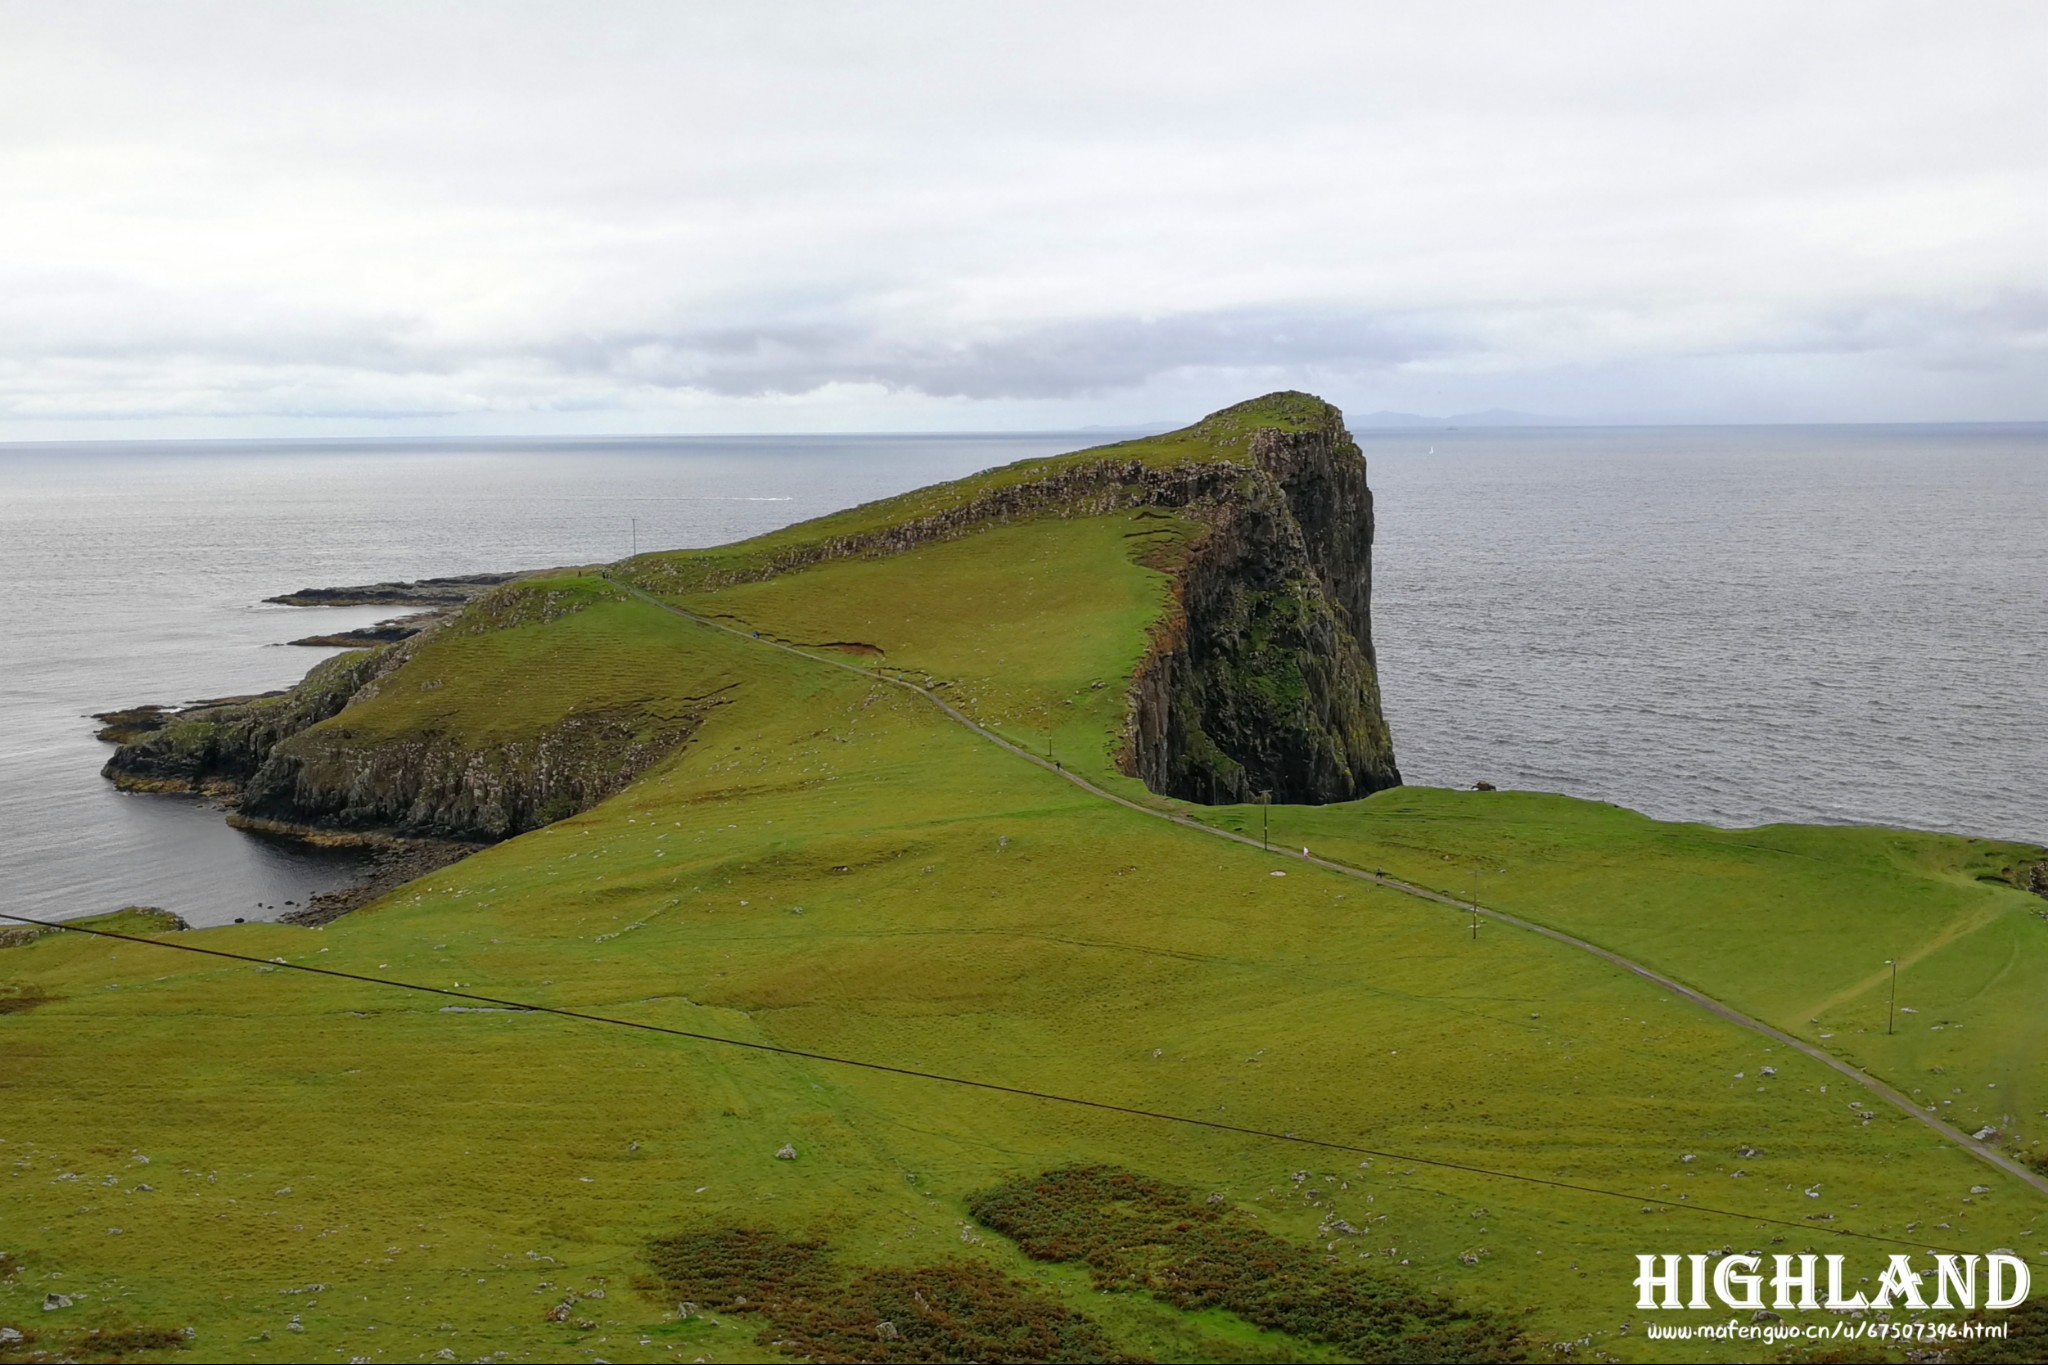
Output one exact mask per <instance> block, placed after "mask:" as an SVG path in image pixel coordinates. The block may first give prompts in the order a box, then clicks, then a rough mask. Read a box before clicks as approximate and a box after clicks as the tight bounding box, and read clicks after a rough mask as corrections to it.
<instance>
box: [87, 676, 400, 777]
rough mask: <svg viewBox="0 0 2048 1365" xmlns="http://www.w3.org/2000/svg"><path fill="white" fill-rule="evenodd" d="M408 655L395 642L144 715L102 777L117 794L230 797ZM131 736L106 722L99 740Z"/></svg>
mask: <svg viewBox="0 0 2048 1365" xmlns="http://www.w3.org/2000/svg"><path fill="white" fill-rule="evenodd" d="M407 653H408V651H407V650H405V649H403V648H399V647H393V648H389V649H380V650H359V651H357V652H355V653H351V654H342V655H337V656H336V657H334V658H332V659H324V660H322V661H321V662H320V663H318V664H315V665H314V666H313V668H312V669H311V671H309V672H308V673H307V674H306V676H305V678H304V679H303V680H301V681H300V682H299V684H298V685H297V686H295V687H293V688H292V689H291V690H290V691H287V692H281V693H278V694H277V695H275V696H268V697H250V698H243V699H240V700H234V701H224V702H216V703H210V704H202V705H199V706H194V707H189V708H187V709H185V710H183V711H173V712H159V713H158V714H156V715H154V716H152V717H150V718H149V723H150V724H151V725H152V726H153V727H154V728H151V729H148V730H146V731H143V732H141V733H132V737H129V738H127V739H126V742H124V743H122V744H121V746H120V747H119V748H117V749H116V750H115V751H114V756H113V757H112V758H110V759H108V760H107V764H106V766H105V767H104V768H102V769H101V770H100V774H101V776H103V777H106V778H108V779H109V780H111V781H112V782H113V784H114V785H115V786H117V787H119V788H120V789H121V790H123V791H145V792H201V793H206V794H209V795H215V796H233V795H234V794H235V793H237V792H239V791H240V790H241V788H242V784H243V783H244V782H246V781H248V779H249V778H250V776H251V775H253V774H254V773H255V772H256V770H257V769H259V768H261V767H262V766H263V763H264V760H266V759H267V758H269V757H270V752H271V750H272V749H274V748H275V747H276V746H277V745H278V744H279V743H280V742H282V741H283V740H285V739H288V738H290V737H291V736H292V735H295V734H298V733H299V732H300V731H301V730H304V729H306V728H307V727H308V726H312V725H317V724H319V723H320V722H321V721H323V720H326V719H327V718H328V717H329V716H332V715H335V714H337V713H338V712H340V710H341V709H342V708H343V707H345V706H347V705H348V703H349V699H350V698H352V697H354V696H355V695H356V694H357V693H358V692H360V691H361V690H362V689H363V688H365V687H368V686H370V685H371V684H372V683H374V682H375V681H376V680H377V679H378V678H380V677H382V676H383V675H384V674H386V673H388V672H390V671H391V670H393V669H395V668H397V667H398V666H399V665H400V664H402V663H404V662H405V659H406V657H407ZM142 709H143V710H145V711H155V710H156V708H142ZM127 714H130V715H132V714H134V713H127ZM103 719H111V717H105V718H103ZM129 734H131V732H127V731H116V730H115V729H114V728H113V727H111V726H110V727H109V729H108V730H103V731H102V732H101V737H102V738H108V739H111V738H116V737H117V736H118V735H129Z"/></svg>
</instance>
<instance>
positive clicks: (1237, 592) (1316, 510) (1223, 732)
mask: <svg viewBox="0 0 2048 1365" xmlns="http://www.w3.org/2000/svg"><path fill="white" fill-rule="evenodd" d="M1276 400H1281V401H1284V402H1285V404H1286V409H1285V410H1286V411H1288V412H1289V413H1291V414H1292V415H1293V416H1294V418H1295V420H1293V421H1291V422H1288V423H1286V424H1285V425H1278V424H1276V425H1269V426H1267V425H1262V426H1255V427H1254V429H1253V430H1252V431H1251V432H1250V433H1249V435H1248V436H1247V437H1246V438H1245V439H1246V446H1247V450H1246V454H1247V455H1248V457H1249V458H1248V461H1247V465H1246V466H1245V467H1244V468H1243V470H1242V472H1241V475H1240V477H1239V479H1238V480H1237V481H1236V483H1235V484H1234V486H1233V487H1232V489H1231V490H1230V492H1229V494H1228V495H1226V496H1223V497H1219V498H1213V499H1209V500H1206V501H1205V502H1204V503H1203V504H1202V505H1201V506H1200V508H1199V509H1198V511H1199V513H1200V514H1201V517H1202V520H1204V521H1205V522H1206V523H1207V524H1208V528H1209V529H1208V533H1207V534H1206V535H1205V536H1203V537H1202V538H1200V539H1199V540H1198V541H1197V542H1196V543H1195V544H1194V545H1193V546H1192V547H1191V550H1190V553H1189V554H1188V555H1187V557H1186V560H1185V561H1184V563H1183V564H1182V565H1181V566H1180V567H1179V570H1178V574H1177V578H1178V581H1177V583H1176V585H1175V594H1174V595H1175V603H1174V609H1173V610H1172V611H1171V612H1170V613H1169V615H1168V617H1167V619H1166V620H1165V621H1164V622H1162V623H1161V626H1160V628H1159V629H1158V631H1156V632H1155V634H1154V637H1153V640H1152V642H1151V647H1150V649H1149V650H1148V652H1147V654H1146V657H1145V660H1144V662H1143V663H1142V664H1141V665H1140V667H1139V669H1138V673H1137V676H1136V677H1135V679H1134V680H1133V683H1132V689H1131V705H1130V722H1129V726H1128V729H1127V733H1126V739H1125V745H1124V751H1123V754H1122V758H1123V761H1124V765H1125V768H1126V771H1128V772H1130V773H1132V774H1133V775H1134V776H1137V777H1139V778H1142V779H1143V780H1144V782H1145V784H1146V785H1147V786H1148V787H1150V788H1151V789H1152V790H1154V791H1157V792H1161V793H1164V794H1166V795H1171V796H1178V797H1182V798H1184V799H1186V800H1191V801H1201V802H1208V803H1219V802H1231V801H1248V800H1254V799H1257V797H1258V796H1259V795H1260V794H1261V793H1269V794H1270V795H1271V798H1272V799H1273V800H1275V801H1293V802H1308V803H1321V802H1329V801H1346V800H1352V799H1354V798H1357V797H1361V796H1366V795H1370V794H1371V793H1373V792H1375V791H1380V790H1382V789H1384V788H1387V787H1392V786H1397V785H1399V783H1400V781H1401V775H1400V771H1399V770H1398V769H1397V768H1396V766H1395V763H1394V749H1393V741H1392V738H1391V737H1390V736H1389V734H1388V731H1387V724H1386V720H1385V718H1384V717H1383V715H1382V714H1381V710H1380V695H1379V676H1378V671H1377V667H1376V664H1375V661H1374V657H1373V649H1372V616H1371V599H1372V537H1373V510H1372V492H1371V490H1370V489H1369V488H1368V487H1367V486H1366V480H1365V460H1364V457H1363V456H1361V455H1360V454H1359V451H1358V447H1357V445H1356V444H1355V443H1354V442H1353V441H1352V439H1351V436H1350V434H1349V433H1348V432H1346V431H1345V429H1344V424H1343V415H1342V414H1341V413H1339V412H1338V411H1337V409H1335V408H1333V407H1331V406H1330V405H1329V404H1327V403H1323V402H1321V401H1320V400H1317V399H1314V398H1311V397H1309V396H1308V395H1306V394H1280V395H1271V396H1269V397H1268V398H1264V399H1257V400H1254V401H1253V402H1252V403H1249V404H1242V405H1240V406H1239V407H1238V408H1233V409H1225V410H1224V412H1222V413H1219V414H1216V418H1212V419H1210V420H1212V421H1214V420H1217V419H1218V418H1231V417H1242V416H1243V414H1244V412H1245V410H1246V409H1250V410H1252V411H1254V412H1256V411H1258V410H1260V409H1263V408H1270V407H1272V406H1274V405H1275V403H1276Z"/></svg>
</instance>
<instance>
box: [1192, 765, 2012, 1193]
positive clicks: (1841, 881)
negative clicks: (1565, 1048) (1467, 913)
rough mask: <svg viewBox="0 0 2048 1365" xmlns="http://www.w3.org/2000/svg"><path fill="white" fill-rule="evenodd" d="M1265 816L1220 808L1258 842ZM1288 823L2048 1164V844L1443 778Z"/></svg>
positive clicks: (1288, 811) (1309, 842)
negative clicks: (2037, 877)
mask: <svg viewBox="0 0 2048 1365" xmlns="http://www.w3.org/2000/svg"><path fill="white" fill-rule="evenodd" d="M1260 814H1261V813H1260V812H1259V811H1258V810H1257V809H1255V808H1253V809H1246V808H1242V807H1240V808H1235V809H1230V810H1218V811H1213V812H1208V813H1206V818H1209V819H1212V820H1214V821H1215V822H1216V823H1218V824H1220V825H1222V826H1224V827H1226V828H1234V829H1238V830H1243V831H1251V832H1254V833H1256V832H1257V830H1258V829H1259V821H1260ZM1271 821H1272V828H1273V838H1274V841H1275V842H1276V843H1280V844H1282V845H1283V846H1285V847H1290V848H1300V847H1303V846H1307V847H1309V848H1311V849H1313V850H1314V851H1316V852H1317V853H1320V854H1322V855H1324V856H1326V857H1332V858H1336V859H1338V860H1340V861H1345V862H1349V863H1352V864H1355V865H1358V866H1363V867H1385V868H1386V869H1387V871H1388V872H1389V873H1392V874H1394V875H1397V876H1400V877H1403V878H1406V879H1408V880H1411V881H1413V882H1416V883H1417V884H1420V885H1424V886H1429V887H1434V888H1438V889H1441V890H1445V891H1448V892H1450V893H1452V894H1454V895H1457V896H1460V897H1469V896H1471V895H1472V894H1473V893H1474V888H1475V887H1476V888H1477V894H1478V897H1479V899H1480V901H1481V902H1482V903H1483V904H1486V905H1489V906H1498V907H1500V908H1501V909H1504V910H1508V911H1511V912H1513V913H1515V914H1518V915H1522V916H1524V917H1525V918H1528V919H1531V920H1535V921H1536V922H1538V923H1542V924H1547V925H1553V926H1555V927H1557V928H1560V929H1564V930H1566V931H1568V932H1570V933H1572V934H1575V935H1577V936H1579V937H1581V938H1584V939H1587V940H1588V941H1590V942H1593V943H1597V944H1599V945H1600V946H1602V947H1606V948H1611V949H1614V950H1616V951H1618V952H1620V953H1622V954H1624V955H1626V956H1628V957H1630V958H1632V959H1634V960H1636V961H1638V962H1641V963H1643V964H1644V965H1646V966H1649V967H1652V968H1654V969H1656V970H1657V971H1660V972H1664V973H1666V974H1667V975H1670V976H1672V977H1675V978H1677V979H1679V980H1682V981H1684V982H1685V983H1686V984H1688V985H1692V986H1696V987H1698V988H1700V989H1702V990H1704V991H1706V992H1708V993H1709V994H1711V995H1713V996H1715V997H1717V998H1719V999H1722V1000H1725V1001H1727V1002H1729V1003H1730V1004H1732V1005H1735V1006H1736V1007H1737V1008H1739V1009H1741V1010H1743V1011H1745V1012H1746V1013H1749V1014H1752V1015H1754V1016H1756V1017H1758V1018H1761V1019H1764V1020H1766V1021H1767V1022H1769V1023H1771V1024H1774V1025H1776V1026H1777V1027H1779V1028H1781V1029H1783V1030H1785V1031H1786V1032H1787V1033H1791V1034H1793V1035H1795V1036H1797V1037H1800V1038H1804V1039H1806V1040H1807V1041H1809V1042H1814V1043H1817V1044H1819V1045H1820V1046H1822V1047H1825V1048H1827V1049H1828V1050H1830V1051H1832V1052H1834V1053H1835V1054H1836V1055H1838V1056H1840V1057H1842V1058H1843V1059H1845V1060H1847V1061H1849V1062H1850V1063H1852V1064H1853V1065H1855V1066H1858V1067H1860V1068H1862V1069H1864V1070H1867V1071H1869V1072H1871V1073H1872V1074H1873V1075H1877V1076H1880V1077H1883V1078H1884V1079H1886V1080H1889V1081H1890V1082H1892V1083H1893V1084H1894V1085H1896V1086H1897V1087H1898V1088H1899V1089H1900V1090H1902V1091H1905V1092H1906V1093H1908V1094H1910V1095H1912V1096H1913V1097H1915V1098H1916V1099H1917V1100H1918V1101H1920V1102H1921V1103H1923V1104H1925V1105H1927V1106H1929V1107H1931V1108H1933V1109H1935V1110H1937V1111H1939V1113H1940V1114H1941V1116H1942V1117H1943V1118H1944V1119H1947V1120H1948V1121H1949V1122H1951V1123H1954V1124H1955V1125H1956V1126H1958V1127H1960V1128H1962V1129H1963V1130H1964V1131H1966V1132H1974V1131H1980V1130H1982V1129H1984V1128H1990V1129H1993V1130H1994V1131H1995V1133H1996V1134H1997V1137H1998V1140H1999V1142H2000V1143H2001V1144H2002V1145H2004V1146H2006V1147H2007V1148H2008V1149H2010V1150H2011V1151H2013V1152H2014V1153H2015V1154H2017V1155H2019V1156H2021V1157H2022V1158H2024V1159H2026V1160H2028V1161H2030V1162H2033V1163H2034V1164H2036V1165H2037V1166H2040V1167H2042V1168H2043V1169H2048V1115H2044V1114H2043V1112H2042V1111H2043V1110H2044V1109H2048V1003H2044V1002H2048V901H2044V900H2042V898H2041V897H2039V896H2037V895H2033V894H2030V893H2029V892H2027V891H2024V890H2022V889H2020V886H2019V885H2018V884H2017V883H2018V882H2020V881H2021V880H2023V874H2024V869H2026V868H2027V867H2029V866H2030V865H2031V864H2033V863H2034V862H2035V861H2037V860H2038V859H2040V858H2041V856H2042V852H2041V850H2040V849H2038V848H2033V847H2029V846H2026V845H2020V844H2012V843H2006V842H2001V841H1996V840H1987V839H1973V838H1966V837H1962V836H1957V835H1945V834H1926V833H1916V832H1912V831H1906V830H1891V829H1871V828H1854V827H1849V828H1827V827H1819V826H1811V825H1769V826H1764V827H1761V828H1757V829H1742V830H1725V829H1716V828H1713V827H1711V826H1706V825H1695V824H1672V823H1665V822H1660V821H1656V820H1651V819H1649V818H1647V817H1645V816H1642V815H1638V814H1636V813H1635V812H1633V811H1627V810H1622V809H1619V808H1617V807H1615V806H1610V805H1604V804H1601V803H1598V802H1592V801H1577V800H1573V799H1571V798H1568V797H1562V796H1550V795H1544V794H1541V793H1535V792H1450V791H1442V790H1431V789H1426V788H1424V789H1414V788H1411V789H1406V790H1401V791H1392V792H1384V793H1381V794H1380V795H1378V796H1375V797H1372V798H1370V799H1368V800H1366V801H1361V802H1354V803H1349V804H1347V805H1343V806H1331V807H1323V808H1320V809H1306V808H1300V807H1285V808H1276V809H1275V810H1274V811H1273V812H1272V814H1271ZM1475 872H1476V873H1477V876H1476V877H1475V876H1474V873H1475ZM1893 959H1896V960H1897V962H1898V983H1897V1006H1898V1008H1897V1010H1896V1012H1894V1011H1893V1009H1892V996H1893V983H1892V975H1893V974H1892V969H1891V967H1890V966H1889V965H1888V964H1889V963H1890V961H1891V960H1893Z"/></svg>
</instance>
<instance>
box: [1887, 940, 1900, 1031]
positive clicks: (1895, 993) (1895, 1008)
mask: <svg viewBox="0 0 2048 1365" xmlns="http://www.w3.org/2000/svg"><path fill="white" fill-rule="evenodd" d="M1886 960H1887V961H1888V962H1889V963H1890V964H1891V969H1892V999H1891V1003H1890V1004H1889V1005H1886V1006H1885V1010H1884V1034H1885V1037H1887V1038H1889V1037H1891V1034H1892V1020H1893V1019H1894V1018H1895V1017H1896V1016H1897V1015H1898V1012H1899V960H1898V959H1897V958H1895V957H1894V958H1888V959H1886Z"/></svg>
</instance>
